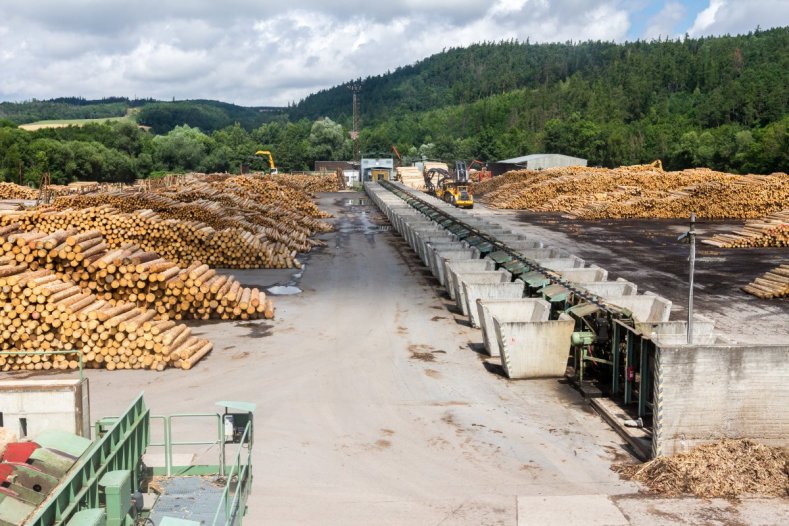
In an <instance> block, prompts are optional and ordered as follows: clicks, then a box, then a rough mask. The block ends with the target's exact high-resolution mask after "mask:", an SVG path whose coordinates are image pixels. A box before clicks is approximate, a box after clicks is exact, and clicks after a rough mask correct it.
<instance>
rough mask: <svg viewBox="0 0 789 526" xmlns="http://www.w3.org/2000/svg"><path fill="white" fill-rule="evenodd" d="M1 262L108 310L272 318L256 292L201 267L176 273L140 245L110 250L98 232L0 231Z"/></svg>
mask: <svg viewBox="0 0 789 526" xmlns="http://www.w3.org/2000/svg"><path fill="white" fill-rule="evenodd" d="M0 258H5V259H6V260H8V261H12V262H14V263H15V264H16V265H21V266H24V267H25V268H29V269H30V270H33V271H36V270H40V269H45V270H48V271H50V272H52V273H53V274H54V275H55V276H57V277H58V278H60V279H63V280H67V281H72V282H74V283H75V285H76V286H79V287H80V288H82V289H85V290H87V291H88V292H90V293H91V294H94V295H96V296H97V297H98V298H99V299H102V300H104V301H107V302H108V303H109V304H111V305H114V304H116V303H118V302H128V303H129V304H132V305H136V306H138V307H142V308H145V309H151V310H152V311H154V312H155V315H156V317H157V318H163V319H170V318H172V319H176V320H180V319H210V318H217V319H225V320H228V319H244V320H246V319H255V318H261V317H262V318H272V317H273V316H274V307H273V304H272V302H271V300H270V299H268V298H267V297H266V294H265V293H264V292H261V291H260V290H258V289H257V288H247V287H243V286H241V284H240V283H239V282H238V281H237V280H236V279H235V278H234V277H232V276H227V275H220V274H217V272H216V270H214V269H212V268H210V267H209V266H208V265H206V264H203V263H200V262H199V261H196V262H194V263H192V264H191V265H189V266H187V267H180V266H178V265H177V264H176V263H175V262H173V261H170V260H168V259H166V258H163V257H160V256H159V254H157V253H156V252H151V251H148V250H145V249H143V248H142V247H140V246H139V245H134V244H125V245H123V246H121V247H120V248H118V249H112V248H110V247H109V246H108V244H107V243H106V242H105V240H104V237H103V236H102V234H101V232H99V231H98V230H89V231H86V232H80V231H79V230H78V229H76V228H72V229H70V230H55V231H53V232H51V233H44V232H40V231H37V230H33V231H27V232H26V231H24V230H22V229H21V228H20V227H19V224H11V225H8V226H6V227H3V228H0Z"/></svg>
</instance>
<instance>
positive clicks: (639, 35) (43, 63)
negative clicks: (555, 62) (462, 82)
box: [0, 0, 789, 105]
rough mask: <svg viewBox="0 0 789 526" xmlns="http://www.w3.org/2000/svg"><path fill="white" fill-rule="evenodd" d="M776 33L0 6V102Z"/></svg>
mask: <svg viewBox="0 0 789 526" xmlns="http://www.w3.org/2000/svg"><path fill="white" fill-rule="evenodd" d="M786 25H789V0H684V1H678V0H383V1H376V0H338V1H334V2H328V1H321V0H286V1H269V0H188V1H187V0H182V1H177V2H176V1H170V0H136V1H133V2H130V1H123V2H120V1H113V0H0V100H5V101H7V100H10V101H18V100H26V99H30V98H39V99H44V98H51V97H58V96H82V97H86V98H101V97H105V96H115V95H117V96H127V97H135V96H137V97H154V98H157V99H172V98H173V97H175V98H176V99H185V98H209V99H218V100H223V101H227V102H233V103H236V104H242V105H285V104H287V103H288V102H290V101H297V100H299V99H301V98H303V97H304V96H305V95H308V94H309V93H311V92H314V91H317V90H320V89H322V88H328V87H331V86H333V85H336V84H339V83H342V82H344V81H347V80H349V79H352V78H357V77H364V76H367V75H375V74H379V73H385V72H386V71H387V70H391V69H394V68H396V67H397V66H400V65H406V64H411V63H413V62H415V61H417V60H419V59H422V58H424V57H427V56H429V55H431V54H433V53H436V52H440V51H441V50H442V49H444V48H448V47H454V46H459V45H467V44H470V43H473V42H478V41H483V40H487V41H495V40H502V39H510V38H515V39H519V40H526V39H527V38H529V39H530V40H531V42H553V41H559V42H564V41H568V40H573V41H578V40H587V39H595V40H597V39H601V40H611V41H616V42H622V41H625V40H636V39H654V38H659V37H666V36H668V37H677V36H681V35H684V34H685V33H688V34H690V35H691V36H701V35H720V34H726V33H730V34H735V33H746V32H748V31H750V30H752V29H754V28H756V27H757V26H761V28H762V29H766V28H770V27H776V26H786Z"/></svg>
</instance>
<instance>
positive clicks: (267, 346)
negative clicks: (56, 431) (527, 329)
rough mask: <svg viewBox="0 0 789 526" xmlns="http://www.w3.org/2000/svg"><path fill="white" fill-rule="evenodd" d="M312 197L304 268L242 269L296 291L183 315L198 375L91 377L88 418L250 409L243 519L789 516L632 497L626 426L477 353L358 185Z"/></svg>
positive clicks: (780, 509)
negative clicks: (255, 312) (267, 305)
mask: <svg viewBox="0 0 789 526" xmlns="http://www.w3.org/2000/svg"><path fill="white" fill-rule="evenodd" d="M320 206H321V208H323V209H325V210H327V211H329V212H331V213H333V214H334V216H335V219H334V220H333V221H334V222H335V225H336V227H337V231H336V232H334V233H330V234H326V235H324V236H322V238H323V239H325V240H326V242H327V246H326V247H325V248H322V249H320V250H317V251H315V252H313V253H312V254H311V255H310V256H309V257H307V258H305V268H304V269H303V270H300V271H299V270H292V271H246V272H239V273H237V274H238V275H239V276H240V277H241V279H242V281H243V282H244V283H245V284H254V285H259V286H273V285H285V286H288V287H296V288H298V289H300V290H302V291H303V292H301V293H299V294H293V295H285V296H279V297H277V298H276V308H277V311H276V319H275V320H273V321H271V320H260V321H254V322H221V323H194V324H193V325H194V327H195V331H196V332H197V333H198V334H200V335H202V336H205V337H209V338H211V339H212V340H213V341H214V342H215V347H214V351H213V352H212V353H211V354H209V355H208V356H207V357H206V358H205V359H204V360H203V361H201V362H200V363H199V364H198V365H197V366H196V367H195V368H194V369H192V370H191V371H181V370H167V371H164V372H162V373H156V372H150V371H113V372H108V371H94V370H91V371H87V375H88V377H89V378H90V385H91V395H92V396H91V398H92V408H91V409H92V419H93V420H95V419H97V418H99V417H102V416H106V415H113V414H118V413H119V412H120V411H122V410H123V409H124V408H125V407H126V406H127V405H128V403H129V402H130V400H131V398H132V396H134V395H135V394H136V393H137V392H139V391H141V390H144V391H145V397H146V401H147V403H148V405H149V407H151V409H152V413H153V414H170V413H175V412H205V411H214V410H215V407H214V403H215V402H216V401H217V400H245V401H250V402H255V403H256V404H257V411H256V414H255V423H256V431H255V447H254V451H253V462H254V483H253V490H252V496H251V499H250V501H249V513H248V517H247V521H248V523H249V524H254V525H265V524H272V525H288V524H294V525H296V524H298V525H303V524H321V525H332V524H337V525H356V524H358V525H368V524H392V525H401V524H420V525H421V524H443V525H449V524H464V525H465V524H468V525H480V524H491V525H493V524H497V525H499V524H500V525H516V524H562V525H570V524H650V525H651V524H676V523H678V522H681V523H685V524H786V523H789V503H787V502H786V501H780V500H743V501H742V502H739V503H730V502H725V501H712V502H710V501H701V500H697V499H671V500H667V499H654V498H651V497H648V496H645V495H642V494H641V493H639V487H638V486H637V485H636V484H635V483H631V482H626V481H622V480H620V479H619V478H618V476H617V475H616V474H615V473H614V472H612V471H611V470H610V466H611V464H612V463H614V462H623V461H630V460H632V457H631V456H630V454H629V452H628V450H627V449H626V448H625V446H624V445H623V442H622V440H621V439H620V438H619V436H618V435H616V433H614V431H612V430H611V428H609V427H608V426H607V425H606V424H605V423H604V422H603V421H602V420H601V419H600V417H599V416H598V415H597V414H596V413H594V412H593V411H592V410H591V409H590V406H589V405H588V403H587V402H586V401H585V400H584V399H583V398H581V396H580V395H579V394H578V393H577V392H576V391H575V390H573V389H572V388H571V387H569V386H568V385H565V384H563V383H562V382H559V381H556V380H537V381H509V380H507V379H506V378H503V377H502V376H501V375H500V374H498V373H499V372H500V368H499V367H498V365H497V363H496V362H495V361H492V360H483V359H482V357H481V356H480V355H479V354H478V352H475V351H476V350H478V349H479V348H480V346H481V342H482V336H481V334H480V333H479V331H477V330H473V329H471V328H470V327H468V325H467V324H465V323H461V320H459V319H458V318H457V317H456V315H454V314H453V313H452V312H450V311H449V310H448V308H447V306H448V305H449V301H448V300H447V299H446V298H445V297H444V296H443V292H442V291H440V290H439V289H438V288H437V282H436V281H435V279H433V278H432V276H430V275H429V273H428V272H427V271H426V270H425V269H424V268H422V267H421V265H420V263H419V261H418V258H417V257H416V255H415V254H413V253H412V252H411V251H410V249H409V248H408V246H407V245H406V244H405V242H404V241H403V240H402V239H401V238H399V237H398V236H397V235H396V233H394V232H393V231H392V230H391V228H390V227H389V226H388V225H387V224H386V221H385V219H384V218H383V216H382V215H381V214H380V213H379V212H378V211H377V210H376V209H375V208H374V207H373V206H371V205H369V204H368V203H366V202H365V200H363V196H362V195H360V194H353V193H338V194H323V195H321V197H320ZM515 220H517V218H515ZM562 235H564V234H562ZM636 281H638V280H636ZM658 291H659V292H661V291H660V290H658ZM185 429H186V430H187V431H191V428H190V427H189V426H186V428H185ZM203 436H205V435H203ZM209 436H210V435H209ZM174 438H175V439H176V440H184V439H186V437H174ZM189 438H192V439H194V438H195V437H194V436H190V437H189ZM198 453H199V457H200V458H203V457H210V456H212V455H215V454H216V452H215V451H212V450H210V449H208V450H201V451H198Z"/></svg>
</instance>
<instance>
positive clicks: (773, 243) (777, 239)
mask: <svg viewBox="0 0 789 526" xmlns="http://www.w3.org/2000/svg"><path fill="white" fill-rule="evenodd" d="M702 243H706V244H708V245H713V246H716V247H719V248H743V247H789V210H782V211H781V212H777V213H775V214H772V215H769V216H767V217H763V218H761V219H758V220H754V221H747V222H746V223H745V225H744V226H743V227H742V229H741V230H737V231H734V232H732V233H730V234H717V235H715V236H713V237H712V238H710V239H704V240H702Z"/></svg>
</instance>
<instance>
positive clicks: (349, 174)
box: [314, 161, 359, 186]
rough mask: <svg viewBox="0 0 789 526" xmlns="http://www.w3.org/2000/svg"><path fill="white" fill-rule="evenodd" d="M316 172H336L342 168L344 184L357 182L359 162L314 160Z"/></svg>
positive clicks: (351, 184)
mask: <svg viewBox="0 0 789 526" xmlns="http://www.w3.org/2000/svg"><path fill="white" fill-rule="evenodd" d="M314 169H315V171H316V172H336V171H337V170H342V175H343V179H344V180H345V185H346V186H353V185H355V184H358V183H359V163H357V162H354V161H315V165H314Z"/></svg>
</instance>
